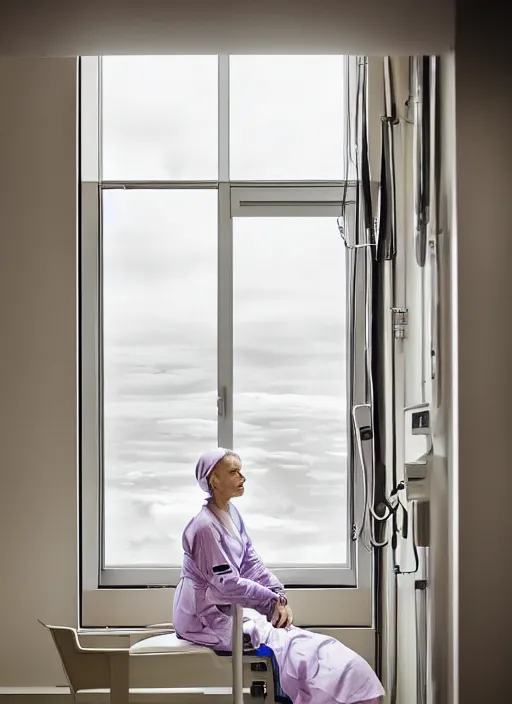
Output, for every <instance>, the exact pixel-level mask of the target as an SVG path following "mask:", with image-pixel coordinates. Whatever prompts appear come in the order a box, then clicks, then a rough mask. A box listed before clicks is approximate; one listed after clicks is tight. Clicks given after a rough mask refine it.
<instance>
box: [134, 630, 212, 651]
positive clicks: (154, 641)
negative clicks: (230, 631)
mask: <svg viewBox="0 0 512 704" xmlns="http://www.w3.org/2000/svg"><path fill="white" fill-rule="evenodd" d="M204 652H211V651H210V650H209V648H205V647H203V646H202V645H194V643H189V642H188V641H187V640H183V639H182V638H178V636H177V635H176V634H175V633H163V634H161V635H159V636H151V637H150V638H144V640H139V641H138V642H137V643H134V644H133V645H132V646H131V648H130V655H157V654H158V653H176V654H178V653H182V654H184V653H204Z"/></svg>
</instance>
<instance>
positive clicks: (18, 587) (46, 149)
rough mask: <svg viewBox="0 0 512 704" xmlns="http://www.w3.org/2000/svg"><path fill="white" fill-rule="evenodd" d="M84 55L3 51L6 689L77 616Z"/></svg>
mask: <svg viewBox="0 0 512 704" xmlns="http://www.w3.org/2000/svg"><path fill="white" fill-rule="evenodd" d="M75 135H76V60H74V59H44V60H37V59H7V58H1V59H0V245H1V249H0V325H1V328H0V330H1V332H0V389H1V391H0V393H1V397H0V399H1V401H0V556H1V577H0V624H1V627H0V628H1V633H0V685H19V684H24V685H27V686H29V685H52V684H65V679H64V676H63V674H62V671H61V668H60V664H59V662H58V659H57V657H56V654H55V651H54V648H53V646H52V644H51V642H50V638H49V634H48V633H47V632H45V631H44V629H43V628H42V627H41V626H39V624H37V622H36V619H37V618H40V619H42V620H46V621H47V622H52V621H53V622H58V623H67V624H70V625H72V624H75V623H76V620H77V607H76V605H77V549H76V545H77V520H76V519H77V500H76V497H77V481H76V473H77V463H76V452H77V441H76V437H77V433H76V423H77V414H76V343H75V338H76V336H75V328H76V275H75V272H76V168H77V159H76V136H75Z"/></svg>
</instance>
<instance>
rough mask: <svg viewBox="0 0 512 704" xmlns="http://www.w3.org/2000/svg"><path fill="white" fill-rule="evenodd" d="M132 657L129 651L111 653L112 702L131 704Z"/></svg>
mask: <svg viewBox="0 0 512 704" xmlns="http://www.w3.org/2000/svg"><path fill="white" fill-rule="evenodd" d="M129 698H130V659H129V655H128V653H115V654H112V655H110V704H129Z"/></svg>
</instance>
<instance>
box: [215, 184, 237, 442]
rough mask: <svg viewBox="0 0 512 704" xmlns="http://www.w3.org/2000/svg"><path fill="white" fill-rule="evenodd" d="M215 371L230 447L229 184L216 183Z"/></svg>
mask: <svg viewBox="0 0 512 704" xmlns="http://www.w3.org/2000/svg"><path fill="white" fill-rule="evenodd" d="M218 193H219V201H218V203H219V210H218V213H219V216H218V217H219V219H218V222H219V233H218V238H219V239H218V242H219V250H218V289H217V290H218V320H217V323H218V324H217V331H218V332H217V336H218V337H217V354H218V360H217V368H218V396H219V415H218V419H219V424H218V441H219V445H220V446H221V447H232V446H233V224H232V220H231V202H230V201H231V195H230V187H229V184H228V183H220V184H219V191H218Z"/></svg>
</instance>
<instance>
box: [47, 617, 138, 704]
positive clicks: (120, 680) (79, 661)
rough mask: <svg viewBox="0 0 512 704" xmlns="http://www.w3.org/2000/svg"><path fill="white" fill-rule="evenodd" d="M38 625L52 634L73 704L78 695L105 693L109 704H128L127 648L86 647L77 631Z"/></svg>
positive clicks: (128, 655) (128, 674)
mask: <svg viewBox="0 0 512 704" xmlns="http://www.w3.org/2000/svg"><path fill="white" fill-rule="evenodd" d="M39 623H40V624H41V625H42V626H44V627H45V628H47V629H48V630H49V631H50V633H51V634H52V638H53V641H54V643H55V647H56V648H57V651H58V653H59V655H60V659H61V662H62V667H63V668H64V673H65V675H66V678H67V680H68V683H69V688H70V690H71V694H72V695H73V699H74V701H75V702H76V697H77V696H78V695H79V694H84V693H86V692H87V693H91V692H96V691H98V690H107V691H110V704H128V701H129V681H130V664H129V662H130V650H129V648H85V647H84V646H83V645H81V644H80V641H79V639H78V633H77V632H76V629H74V628H69V627H68V626H48V625H46V624H45V623H43V622H42V621H39Z"/></svg>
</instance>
